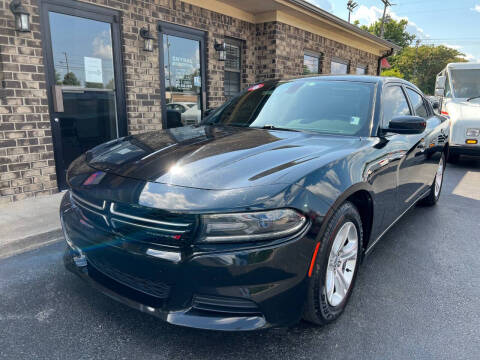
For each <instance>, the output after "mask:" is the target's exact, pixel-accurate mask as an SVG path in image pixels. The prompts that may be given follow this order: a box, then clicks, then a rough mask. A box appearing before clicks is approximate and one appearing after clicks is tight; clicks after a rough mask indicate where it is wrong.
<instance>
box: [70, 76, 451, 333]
mask: <svg viewBox="0 0 480 360" xmlns="http://www.w3.org/2000/svg"><path fill="white" fill-rule="evenodd" d="M448 129H449V123H448V120H446V119H445V118H444V117H439V116H437V115H435V114H434V112H433V108H432V106H431V104H430V103H429V102H428V101H427V100H426V99H425V97H424V95H423V94H422V93H421V92H420V90H418V88H416V87H415V86H414V85H413V84H411V83H409V82H406V81H404V80H400V79H394V78H383V77H370V76H354V75H351V76H349V75H345V76H319V77H312V78H299V79H290V80H285V81H280V80H272V81H267V82H264V83H259V84H256V85H254V86H251V87H250V88H248V89H246V90H244V91H243V92H241V93H240V94H239V95H238V96H236V97H234V98H232V99H231V100H229V101H227V102H226V103H224V104H223V105H222V106H220V107H219V108H217V109H215V110H214V111H213V112H212V113H211V114H210V115H209V116H208V117H206V118H205V119H204V120H203V122H202V123H201V124H199V125H198V126H186V127H181V128H174V129H168V130H160V131H156V132H151V133H143V134H137V135H131V136H127V137H125V138H121V139H117V140H113V141H111V142H108V143H106V144H103V145H100V146H97V147H96V148H93V149H92V150H90V151H88V152H86V153H85V154H84V155H83V156H81V157H79V158H78V159H76V160H75V161H74V162H73V163H72V165H71V166H70V168H69V170H68V173H67V179H68V184H69V187H70V189H69V191H68V192H67V193H66V194H65V196H64V197H63V200H62V203H61V208H60V218H61V223H62V228H63V231H64V235H65V239H66V242H67V244H68V246H67V249H66V251H65V256H64V262H65V265H66V267H67V269H69V270H70V271H72V272H73V273H75V274H76V275H78V276H79V277H80V278H82V279H83V280H85V281H87V282H88V283H89V284H91V285H92V286H93V287H95V288H97V289H99V290H100V291H101V292H103V293H105V294H107V295H108V296H111V297H112V298H114V299H116V300H118V301H121V302H123V303H125V304H127V305H129V306H131V307H134V308H136V309H139V310H141V311H144V312H147V313H149V314H152V315H155V316H157V317H159V318H161V319H163V320H165V321H167V322H169V323H171V324H177V325H183V326H188V327H193V328H201V329H212V330H225V331H237V330H257V329H263V328H268V327H272V326H288V325H291V324H294V323H296V322H298V321H299V320H300V319H302V318H303V319H306V320H308V321H310V322H312V323H314V324H318V325H323V324H328V323H330V322H332V321H334V320H335V319H337V318H338V317H339V316H340V314H341V313H342V312H343V310H344V309H345V306H346V304H347V302H348V299H349V297H350V295H351V293H352V289H353V287H354V283H355V279H356V276H357V273H358V269H359V266H360V263H361V262H362V259H363V258H364V256H365V254H367V253H369V252H370V251H371V250H372V248H373V247H374V245H375V244H377V242H378V241H379V240H380V239H381V238H382V236H383V235H384V234H385V233H386V232H387V230H388V229H390V228H391V227H392V226H393V224H395V223H396V222H397V221H398V219H400V218H401V216H402V215H403V214H405V213H406V212H407V211H408V210H409V209H411V208H412V207H413V206H414V205H415V204H417V203H418V202H422V203H423V204H426V205H434V204H436V203H437V202H438V200H439V197H440V193H441V189H442V183H443V173H444V170H445V157H446V155H447V154H448ZM423 216H427V215H423ZM428 216H434V213H431V214H430V215H428Z"/></svg>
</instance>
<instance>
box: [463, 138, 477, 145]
mask: <svg viewBox="0 0 480 360" xmlns="http://www.w3.org/2000/svg"><path fill="white" fill-rule="evenodd" d="M466 143H467V144H469V145H476V144H477V143H478V140H475V139H468V140H467V141H466Z"/></svg>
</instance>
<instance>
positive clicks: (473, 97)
mask: <svg viewBox="0 0 480 360" xmlns="http://www.w3.org/2000/svg"><path fill="white" fill-rule="evenodd" d="M478 98H480V95H477V96H472V97H471V98H468V99H467V101H470V100H473V99H478Z"/></svg>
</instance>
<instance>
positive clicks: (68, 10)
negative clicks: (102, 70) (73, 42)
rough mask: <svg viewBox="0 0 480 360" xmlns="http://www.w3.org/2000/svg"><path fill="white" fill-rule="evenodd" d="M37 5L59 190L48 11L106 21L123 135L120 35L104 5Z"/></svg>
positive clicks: (71, 0) (42, 1)
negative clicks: (108, 27)
mask: <svg viewBox="0 0 480 360" xmlns="http://www.w3.org/2000/svg"><path fill="white" fill-rule="evenodd" d="M39 7H40V29H41V37H42V51H43V60H44V64H45V66H44V69H45V70H44V71H45V81H46V88H47V98H48V109H49V116H50V127H51V129H52V142H53V153H54V158H55V168H56V174H57V185H58V188H59V190H63V189H66V188H67V183H66V179H64V175H63V174H64V173H65V172H66V170H67V169H64V161H63V160H64V159H63V149H62V139H61V131H60V125H59V123H57V122H55V121H54V118H55V117H56V112H55V107H54V99H53V98H54V96H55V95H54V94H53V91H54V90H53V86H54V85H55V71H54V62H53V54H52V41H51V33H50V20H49V16H48V13H49V12H50V11H52V12H56V13H61V14H65V15H70V16H77V17H81V18H86V19H90V20H96V21H101V22H105V23H110V26H111V31H112V50H113V68H114V70H113V71H114V77H115V95H116V96H115V100H116V111H117V114H116V117H117V134H118V136H120V137H121V136H126V135H127V108H126V102H125V82H124V74H123V61H122V59H123V54H122V37H121V31H120V16H121V12H120V11H117V10H113V9H108V8H104V7H101V6H98V5H93V4H87V3H82V2H79V1H76V0H39Z"/></svg>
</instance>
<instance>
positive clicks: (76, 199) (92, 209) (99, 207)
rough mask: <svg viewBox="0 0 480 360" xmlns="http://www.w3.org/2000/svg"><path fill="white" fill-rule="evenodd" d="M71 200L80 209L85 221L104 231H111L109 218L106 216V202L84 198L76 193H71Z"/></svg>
mask: <svg viewBox="0 0 480 360" xmlns="http://www.w3.org/2000/svg"><path fill="white" fill-rule="evenodd" d="M70 199H71V201H72V202H73V204H74V205H76V206H77V208H78V209H80V213H81V215H82V217H83V218H84V220H87V221H89V222H90V223H91V224H93V225H94V226H95V227H97V228H100V229H102V230H104V231H108V230H109V223H108V218H107V216H106V214H105V209H106V202H105V201H95V200H93V199H87V198H86V197H84V196H80V195H77V194H74V193H71V197H70Z"/></svg>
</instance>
